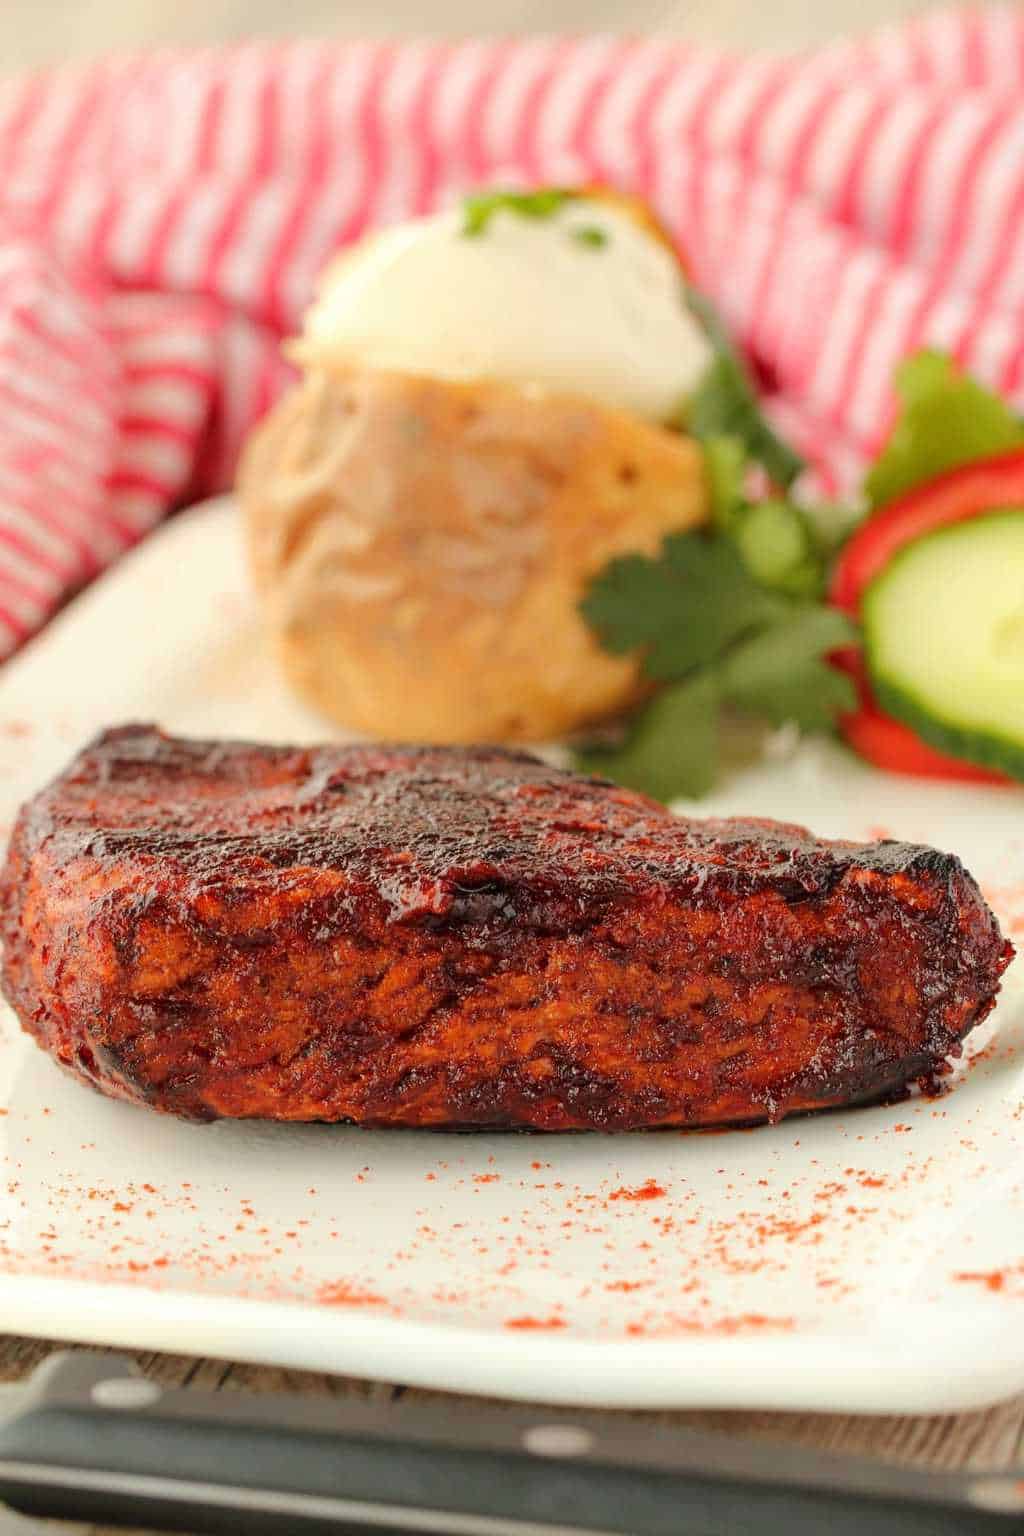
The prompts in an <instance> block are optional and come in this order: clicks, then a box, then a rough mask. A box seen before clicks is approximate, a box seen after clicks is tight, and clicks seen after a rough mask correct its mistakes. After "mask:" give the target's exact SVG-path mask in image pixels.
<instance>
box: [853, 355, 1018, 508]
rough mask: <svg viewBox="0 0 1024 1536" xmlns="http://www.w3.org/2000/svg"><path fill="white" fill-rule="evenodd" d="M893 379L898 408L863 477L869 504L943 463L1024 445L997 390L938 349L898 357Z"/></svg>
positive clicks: (950, 465)
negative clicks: (881, 448)
mask: <svg viewBox="0 0 1024 1536" xmlns="http://www.w3.org/2000/svg"><path fill="white" fill-rule="evenodd" d="M893 385H894V388H895V390H896V393H897V395H898V396H899V399H900V404H901V411H900V415H899V416H898V418H897V420H896V424H895V426H894V427H893V430H892V433H891V435H890V437H889V440H888V442H887V443H886V445H885V447H884V448H883V450H882V453H881V455H880V456H879V458H878V459H877V460H876V462H875V464H874V466H873V468H872V469H871V471H870V473H869V474H868V475H867V477H866V479H865V481H864V489H865V491H866V493H867V495H868V497H869V498H870V500H871V503H872V505H873V506H876V507H877V506H882V505H883V504H884V503H885V502H887V501H891V500H892V499H893V497H894V496H899V495H900V494H901V493H902V492H903V491H907V490H910V489H911V488H912V487H913V486H915V485H920V484H921V483H922V482H923V481H925V480H931V479H932V478H933V477H934V476H935V475H940V474H942V473H943V472H944V471H945V470H947V469H956V468H957V467H958V466H959V465H961V464H970V463H972V462H973V461H974V460H976V459H987V458H991V457H992V455H993V454H997V453H1007V452H1009V450H1010V449H1011V448H1019V447H1020V446H1021V445H1024V425H1022V424H1021V422H1020V421H1019V419H1018V418H1017V416H1016V415H1015V414H1014V412H1013V411H1012V410H1011V408H1010V407H1009V406H1008V405H1007V403H1006V401H1005V400H1001V399H1000V397H999V396H998V395H995V394H993V393H992V392H991V391H990V390H987V389H986V388H985V387H984V385H983V384H979V383H978V381H977V380H976V379H973V378H971V377H970V375H969V374H966V373H963V372H962V371H961V370H960V369H959V368H958V367H957V366H956V364H955V363H954V362H953V360H952V359H951V358H949V357H946V356H945V355H944V354H943V353H941V352H919V353H917V354H916V355H915V356H914V357H910V358H908V359H907V360H906V362H904V363H901V364H900V366H899V368H898V369H897V370H896V375H895V378H894V380H893Z"/></svg>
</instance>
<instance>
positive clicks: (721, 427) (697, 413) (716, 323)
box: [681, 288, 804, 488]
mask: <svg viewBox="0 0 1024 1536" xmlns="http://www.w3.org/2000/svg"><path fill="white" fill-rule="evenodd" d="M686 299H687V303H688V305H689V307H690V309H691V311H692V312H693V314H694V315H695V316H696V318H697V319H698V320H699V322H700V324H701V326H702V328H703V330H704V333H705V335H706V336H707V338H708V340H709V341H710V342H711V345H712V347H713V348H714V357H713V358H712V361H711V363H710V364H709V365H708V367H707V369H706V370H705V372H704V375H703V377H702V378H701V380H700V383H699V384H698V385H697V387H696V389H695V390H694V391H693V393H692V394H691V395H690V396H689V398H688V399H687V401H686V402H685V405H684V406H683V408H682V421H681V425H682V426H683V427H684V428H685V430H686V431H687V432H689V433H690V435H691V436H692V437H696V438H700V439H701V440H702V441H706V440H707V439H708V438H712V437H734V438H738V439H739V440H740V441H741V442H742V443H743V446H744V448H745V449H746V451H747V454H748V455H749V457H750V458H751V459H753V461H754V463H755V464H760V465H761V466H762V468H763V469H764V470H765V472H766V473H767V474H768V476H769V478H770V479H772V480H773V481H774V482H775V484H776V485H779V486H782V487H785V488H788V487H789V486H791V485H792V483H793V481H794V480H795V479H796V477H797V475H799V474H800V472H801V470H802V469H803V467H804V462H803V460H802V459H801V458H800V457H799V455H798V454H796V453H794V452H793V450H792V448H790V447H789V445H788V443H784V442H783V441H782V439H781V438H780V437H778V436H777V435H776V433H775V432H773V431H772V429H771V427H770V426H769V425H768V423H767V421H766V420H765V418H764V416H763V414H762V412H761V407H760V405H759V403H758V399H757V390H756V388H755V387H754V382H753V380H752V379H751V377H750V373H749V370H748V369H747V366H746V364H745V363H744V361H743V359H742V358H741V357H740V355H739V353H738V352H737V351H736V349H735V347H734V346H733V344H732V342H731V341H730V339H729V336H728V334H727V332H726V330H725V327H724V326H723V324H722V322H721V320H720V319H719V317H718V314H717V312H716V311H715V309H714V307H713V306H712V305H711V304H710V303H709V302H708V300H707V299H706V298H705V297H704V295H703V294H701V293H698V292H697V291H696V290H695V289H693V288H688V289H687V291H686Z"/></svg>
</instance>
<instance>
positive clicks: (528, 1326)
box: [505, 1317, 565, 1333]
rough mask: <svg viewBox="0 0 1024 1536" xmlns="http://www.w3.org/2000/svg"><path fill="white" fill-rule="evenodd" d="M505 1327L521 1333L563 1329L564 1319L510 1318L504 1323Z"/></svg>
mask: <svg viewBox="0 0 1024 1536" xmlns="http://www.w3.org/2000/svg"><path fill="white" fill-rule="evenodd" d="M505 1327H506V1328H511V1329H514V1330H516V1331H518V1332H522V1333H527V1332H533V1331H538V1332H539V1331H541V1330H549V1329H552V1328H564V1327H565V1319H564V1318H561V1317H510V1318H508V1320H507V1321H506V1323H505Z"/></svg>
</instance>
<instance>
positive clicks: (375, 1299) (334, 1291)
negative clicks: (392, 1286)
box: [316, 1280, 387, 1307]
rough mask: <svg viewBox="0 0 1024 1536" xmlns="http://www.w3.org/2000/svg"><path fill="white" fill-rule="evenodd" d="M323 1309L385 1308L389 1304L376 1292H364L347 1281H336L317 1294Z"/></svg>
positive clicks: (323, 1287) (323, 1286)
mask: <svg viewBox="0 0 1024 1536" xmlns="http://www.w3.org/2000/svg"><path fill="white" fill-rule="evenodd" d="M316 1299H317V1301H318V1302H319V1303H320V1305H321V1306H322V1307H383V1306H386V1305H387V1303H386V1301H385V1299H384V1297H383V1296H378V1295H377V1293H376V1292H375V1291H364V1290H361V1289H360V1288H359V1287H358V1286H355V1285H350V1284H349V1282H348V1281H347V1280H335V1281H334V1283H333V1284H332V1285H322V1286H321V1287H320V1289H319V1291H317V1293H316Z"/></svg>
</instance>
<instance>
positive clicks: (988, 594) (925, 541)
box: [862, 508, 1024, 779]
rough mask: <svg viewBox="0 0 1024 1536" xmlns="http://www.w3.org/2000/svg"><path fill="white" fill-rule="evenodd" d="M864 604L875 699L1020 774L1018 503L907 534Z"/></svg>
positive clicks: (1022, 623)
mask: <svg viewBox="0 0 1024 1536" xmlns="http://www.w3.org/2000/svg"><path fill="white" fill-rule="evenodd" d="M862 612H863V619H864V649H865V653H866V656H867V663H868V671H869V673H870V676H871V683H872V686H873V688H874V690H875V693H876V695H877V697H878V700H879V702H880V704H881V705H882V708H883V709H885V710H886V711H887V712H888V713H889V714H891V715H894V716H895V717H896V718H897V719H898V720H903V721H905V722H906V724H907V725H910V726H911V727H912V728H913V729H914V730H915V731H916V732H917V734H918V735H919V736H920V737H922V738H923V740H925V741H927V742H930V743H931V744H932V746H934V747H937V748H938V749H939V750H940V751H942V752H948V753H950V754H951V755H952V756H954V757H961V758H965V759H966V760H967V761H968V762H971V763H980V764H981V765H982V766H983V767H986V768H995V769H998V770H1001V771H1002V772H1003V773H1007V774H1009V775H1010V776H1011V777H1013V778H1016V779H1024V509H1020V510H1018V509H1017V508H1014V509H1013V510H1012V511H1000V512H994V513H991V514H989V515H987V516H985V517H976V518H971V519H969V520H968V521H966V522H962V523H954V524H952V525H950V526H948V527H946V528H942V529H938V530H937V531H936V532H935V533H931V534H927V535H926V536H925V537H924V538H922V539H917V540H915V542H914V543H912V544H908V545H907V546H906V548H905V549H903V550H901V551H900V553H899V554H898V555H896V556H895V557H894V558H893V560H892V561H891V562H890V563H889V565H887V566H886V568H885V570H884V571H882V573H881V575H879V576H878V577H877V579H876V580H875V581H874V582H872V584H871V585H870V586H869V587H868V589H867V591H866V593H865V594H864V602H863V608H862Z"/></svg>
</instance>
